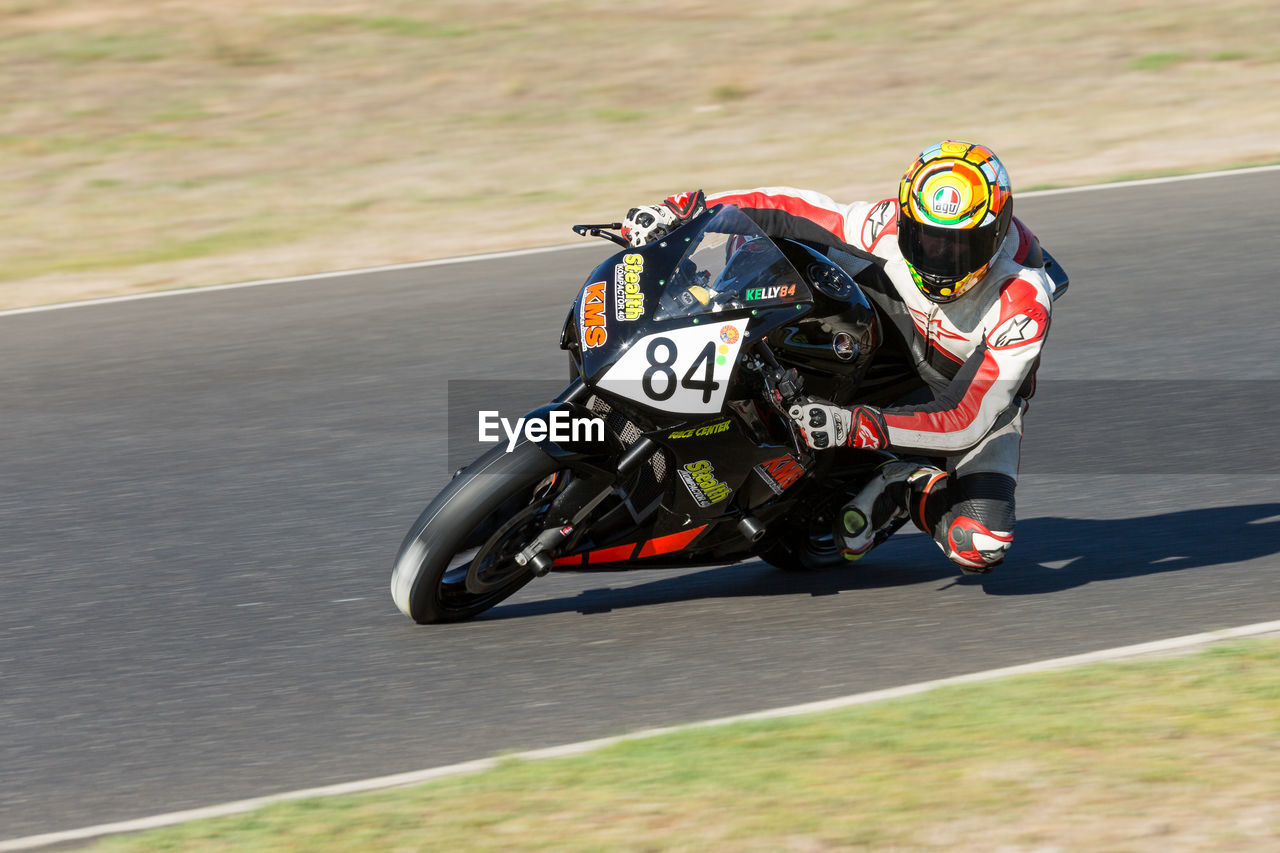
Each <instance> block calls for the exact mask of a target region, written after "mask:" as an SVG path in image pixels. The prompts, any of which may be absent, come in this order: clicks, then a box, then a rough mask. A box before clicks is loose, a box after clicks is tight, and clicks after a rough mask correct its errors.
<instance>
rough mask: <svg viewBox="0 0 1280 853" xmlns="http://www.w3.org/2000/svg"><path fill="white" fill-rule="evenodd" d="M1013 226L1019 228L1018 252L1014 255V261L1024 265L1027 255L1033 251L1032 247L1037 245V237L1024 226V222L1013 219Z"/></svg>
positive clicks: (1016, 218)
mask: <svg viewBox="0 0 1280 853" xmlns="http://www.w3.org/2000/svg"><path fill="white" fill-rule="evenodd" d="M1013 224H1014V225H1015V226H1017V228H1018V251H1017V252H1015V253H1014V255H1013V260H1014V262H1015V263H1019V264H1020V263H1022V262H1023V261H1025V260H1026V259H1027V254H1028V253H1029V252H1030V251H1031V247H1032V246H1033V245H1034V244H1035V241H1036V237H1035V235H1034V234H1032V233H1031V229H1030V228H1028V227H1027V226H1025V225H1023V224H1022V220H1021V219H1019V218H1018V217H1016V216H1015V217H1013Z"/></svg>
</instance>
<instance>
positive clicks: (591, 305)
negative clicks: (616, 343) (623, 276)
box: [578, 281, 609, 349]
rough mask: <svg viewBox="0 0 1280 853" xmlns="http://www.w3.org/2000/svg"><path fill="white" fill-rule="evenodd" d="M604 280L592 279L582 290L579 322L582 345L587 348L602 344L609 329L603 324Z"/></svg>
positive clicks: (607, 338) (607, 335)
mask: <svg viewBox="0 0 1280 853" xmlns="http://www.w3.org/2000/svg"><path fill="white" fill-rule="evenodd" d="M604 284H605V283H604V282H603V281H593V282H592V283H591V284H588V285H587V286H586V287H585V288H583V290H582V304H581V307H580V308H579V317H578V320H579V322H581V323H582V345H583V346H584V347H586V348H587V349H591V348H593V347H598V346H604V343H605V341H607V340H609V330H608V329H606V328H605V325H604Z"/></svg>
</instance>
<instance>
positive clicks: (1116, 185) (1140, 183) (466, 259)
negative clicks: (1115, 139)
mask: <svg viewBox="0 0 1280 853" xmlns="http://www.w3.org/2000/svg"><path fill="white" fill-rule="evenodd" d="M1277 170H1280V164H1277V165H1274V166H1250V167H1249V168H1246V169H1223V170H1220V171H1217V172H1197V173H1195V174H1191V175H1170V176H1168V177H1165V178H1143V179H1142V180H1137V181H1115V182H1113V183H1109V184H1088V185H1086V186H1082V187H1064V188H1062V189H1055V190H1029V191H1027V192H1023V193H1017V196H1018V198H1036V197H1039V196H1053V195H1066V194H1068V193H1083V192H1093V191H1095V190H1111V189H1123V188H1124V187H1147V186H1153V185H1155V184H1173V183H1179V182H1181V181H1198V180H1203V179H1205V178H1222V177H1229V176H1231V175H1251V174H1255V173H1258V172H1274V171H1277ZM593 245H596V244H595V243H586V242H583V243H562V244H560V245H558V246H541V247H539V248H536V249H515V250H513V251H509V252H490V253H488V254H484V255H463V256H461V257H456V258H439V259H437V260H434V261H414V262H412V263H407V264H391V265H389V266H381V267H361V268H359V269H353V270H334V271H333V272H321V273H314V274H312V275H299V276H293V277H291V278H264V279H258V280H255V281H240V282H234V283H232V284H213V285H209V286H207V287H188V288H182V289H181V290H156V291H152V292H150V293H133V294H130V295H128V296H106V297H103V298H101V299H81V300H79V301H76V302H58V303H55V304H53V305H34V306H32V307H30V308H10V309H9V310H8V311H0V317H10V316H14V315H17V314H36V313H40V312H44V311H61V310H62V309H64V308H85V307H87V306H90V305H111V304H113V303H116V302H136V301H138V300H140V299H158V298H160V297H162V296H186V295H190V294H195V293H213V292H215V291H219V290H238V289H239V288H242V287H262V286H263V285H268V284H293V283H296V282H301V281H321V280H323V279H326V278H340V277H342V276H348V275H365V274H368V273H379V272H392V271H395V270H419V269H427V268H428V267H439V266H448V265H450V264H468V263H473V262H475V261H492V260H497V259H499V258H520V257H524V256H526V255H541V254H545V253H547V252H563V251H565V250H566V249H581V248H585V247H587V246H593Z"/></svg>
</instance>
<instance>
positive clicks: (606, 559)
mask: <svg viewBox="0 0 1280 853" xmlns="http://www.w3.org/2000/svg"><path fill="white" fill-rule="evenodd" d="M635 550H636V543H634V542H632V543H630V544H627V545H617V546H614V547H613V548H601V549H600V550H599V551H592V552H591V553H590V554H588V555H587V562H588V563H613V562H616V561H618V560H630V559H631V555H632V554H633V553H635Z"/></svg>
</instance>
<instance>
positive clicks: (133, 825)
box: [0, 619, 1280, 853]
mask: <svg viewBox="0 0 1280 853" xmlns="http://www.w3.org/2000/svg"><path fill="white" fill-rule="evenodd" d="M1275 633H1280V619H1278V620H1276V621H1274V622H1259V623H1257V624H1254V625H1244V626H1241V627H1239V628H1226V629H1223V630H1221V631H1209V632H1206V633H1203V634H1190V635H1188V636H1185V637H1173V638H1171V639H1167V640H1156V641H1155V642H1151V643H1139V644H1137V645H1134V646H1119V647H1117V648H1113V649H1102V650H1101V651H1096V652H1088V653H1086V654H1082V655H1071V656H1069V657H1062V658H1052V659H1050V660H1043V661H1038V662H1036V663H1028V664H1021V665H1019V666H1006V667H1002V668H1000V669H988V670H985V671H983V672H973V673H969V674H968V675H957V676H953V677H951V678H940V679H937V680H934V681H921V682H918V683H916V684H906V685H903V686H902V687H891V688H888V689H887V690H872V691H870V692H868V693H855V694H853V695H852V696H841V697H839V698H836V699H826V700H824V701H821V702H808V703H806V704H803V705H790V706H788V707H785V708H773V709H770V710H767V711H757V712H755V713H752V714H738V715H736V716H732V717H720V718H719V719H715V720H703V721H702V722H697V723H688V724H686V725H680V726H669V727H667V728H660V729H645V730H643V731H638V732H632V733H630V734H625V735H620V736H618V737H606V738H599V739H597V740H588V741H581V742H579V743H569V744H564V745H562V746H553V747H548V748H546V749H534V750H529V751H528V752H520V753H516V754H514V755H511V756H510V757H509V758H514V759H518V760H524V761H534V760H538V759H543V758H561V757H564V756H569V755H581V754H582V753H585V752H592V751H593V750H597V749H600V748H601V747H605V746H611V745H613V744H616V743H621V742H623V741H629V740H639V739H641V738H650V737H654V736H656V735H663V734H669V733H672V732H682V731H689V730H691V729H701V728H707V727H710V726H723V725H728V724H730V723H741V722H745V721H748V720H771V719H776V718H778V717H794V716H798V715H801V714H813V713H816V712H819V711H832V710H836V709H838V708H848V707H850V706H852V705H865V704H867V703H869V702H879V701H882V700H885V699H898V698H901V697H903V696H915V695H917V694H920V693H927V692H928V691H930V690H936V689H938V688H939V687H949V686H951V685H955V684H973V683H975V682H980V681H991V680H993V679H997V678H1006V677H1008V676H1012V675H1025V674H1028V673H1036V672H1049V671H1052V670H1058V669H1066V668H1068V667H1073V666H1083V665H1085V664H1092V663H1102V662H1105V661H1114V660H1119V659H1121V658H1132V657H1139V656H1142V655H1152V654H1160V653H1168V652H1179V651H1187V650H1190V649H1195V648H1199V647H1202V646H1207V645H1209V644H1211V643H1216V642H1220V641H1222V640H1230V639H1235V638H1237V637H1254V636H1259V635H1262V634H1275ZM498 764H499V760H498V759H496V758H482V759H479V760H477V761H467V762H464V763H462V764H451V765H449V766H447V767H433V768H431V769H429V770H415V771H412V772H409V773H397V774H395V775H392V776H378V777H375V778H373V779H361V780H358V781H355V782H344V783H342V784H339V785H326V786H324V787H321V788H306V789H303V790H300V791H288V792H286V793H283V794H272V795H271V796H267V797H256V798H254V799H251V800H236V801H235V802H231V803H222V804H221V805H216V806H206V807H204V808H199V809H188V810H187V811H181V812H170V813H168V814H161V815H153V816H151V817H143V818H137V819H135V820H126V821H120V822H118V823H104V824H100V825H98V826H88V827H84V828H83V829H71V830H66V831H63V832H49V833H45V834H43V835H31V836H27V837H26V838H14V839H11V840H9V841H0V853H7V851H13V850H31V849H34V848H36V847H43V846H45V845H49V844H60V843H66V842H72V841H85V840H88V839H91V838H97V837H99V836H103V835H112V834H116V833H121V832H139V831H141V830H145V829H157V828H159V827H163V826H173V825H174V824H178V823H185V822H186V821H189V820H197V819H200V818H211V817H226V816H227V815H233V814H240V813H242V812H247V811H252V810H254V809H258V808H262V807H263V806H268V805H271V804H273V803H281V802H286V801H288V800H298V799H303V798H306V797H328V796H336V795H339V794H360V793H365V792H368V791H377V790H382V789H386V788H398V787H403V786H405V785H417V784H421V783H423V782H430V781H432V780H434V779H441V778H444V777H446V776H458V775H462V774H466V773H478V772H480V771H483V770H490V769H493V768H494V767H497V766H498Z"/></svg>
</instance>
